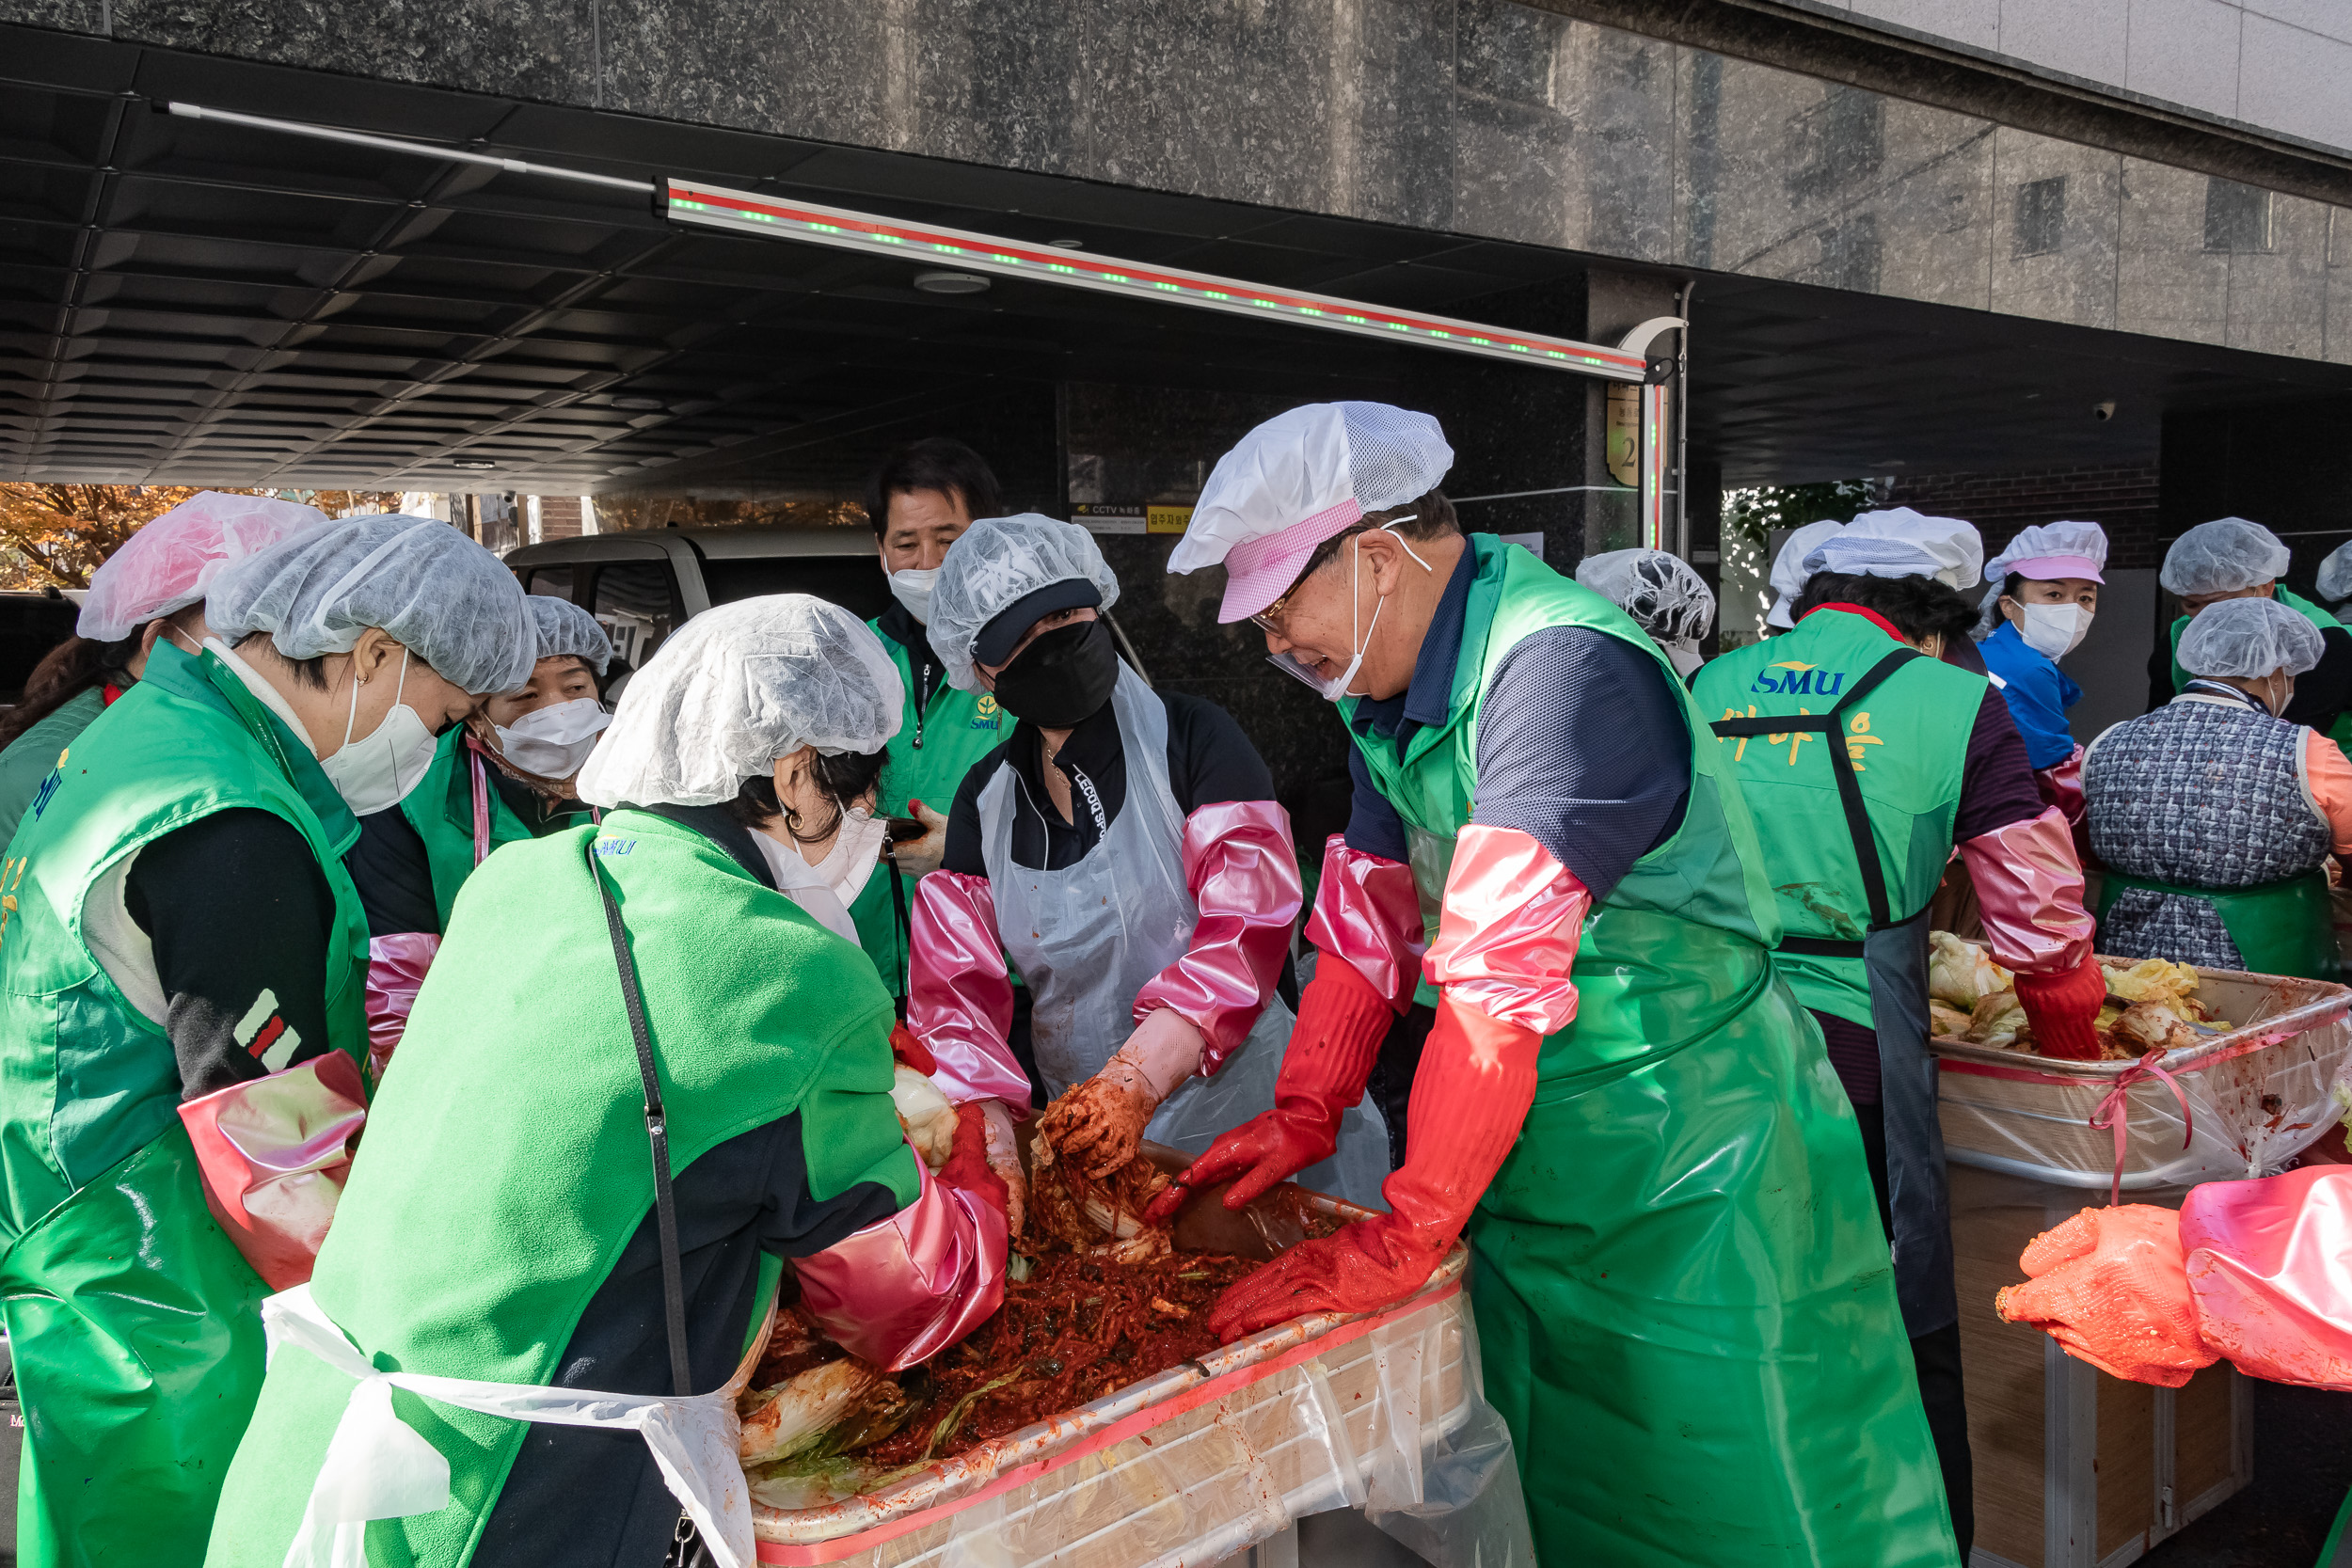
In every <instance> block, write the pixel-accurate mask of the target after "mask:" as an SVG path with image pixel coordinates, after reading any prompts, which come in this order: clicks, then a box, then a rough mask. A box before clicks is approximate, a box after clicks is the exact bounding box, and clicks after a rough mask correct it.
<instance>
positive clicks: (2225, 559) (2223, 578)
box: [2156, 517, 2288, 669]
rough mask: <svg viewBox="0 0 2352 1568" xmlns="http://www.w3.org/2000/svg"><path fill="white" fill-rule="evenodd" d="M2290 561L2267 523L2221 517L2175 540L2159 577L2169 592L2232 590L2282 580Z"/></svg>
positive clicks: (2207, 592)
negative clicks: (2266, 526) (2266, 525)
mask: <svg viewBox="0 0 2352 1568" xmlns="http://www.w3.org/2000/svg"><path fill="white" fill-rule="evenodd" d="M2287 561H2288V555H2287V547H2286V546H2284V545H2281V544H2280V543H2279V536H2278V535H2277V534H2275V533H2273V532H2271V531H2269V530H2268V529H2266V528H2265V527H2263V526H2262V524H2260V523H2249V522H2248V521H2247V520H2246V519H2245V518H2243V517H2221V518H2217V519H2216V520H2215V521H2213V522H2210V523H2199V524H2198V525H2197V526H2196V527H2195V528H2193V529H2190V530H2189V531H2187V532H2186V533H2184V534H2182V535H2181V536H2180V537H2179V538H2178V539H2175V540H2173V541H2172V547H2171V548H2170V549H2169V550H2167V551H2165V552H2164V570H2163V571H2161V572H2159V573H2157V574H2156V580H2157V581H2158V582H2161V583H2163V584H2164V588H2165V592H2166V593H2168V594H2229V593H2233V592H2235V591H2236V590H2238V589H2240V588H2259V587H2261V586H2262V585H2263V584H2264V583H2265V582H2276V581H2277V580H2278V579H2279V578H2282V577H2284V576H2286V571H2287ZM2272 668H2273V669H2276V668H2277V666H2276V665H2273V666H2272Z"/></svg>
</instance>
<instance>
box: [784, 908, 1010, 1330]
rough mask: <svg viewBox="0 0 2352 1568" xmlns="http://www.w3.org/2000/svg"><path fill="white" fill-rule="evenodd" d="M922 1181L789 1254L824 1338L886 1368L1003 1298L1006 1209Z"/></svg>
mask: <svg viewBox="0 0 2352 1568" xmlns="http://www.w3.org/2000/svg"><path fill="white" fill-rule="evenodd" d="M937 875H939V873H937V872H933V873H932V876H937ZM927 880H928V879H927ZM915 1164H916V1165H917V1166H918V1167H919V1166H920V1165H921V1164H922V1162H921V1161H920V1160H918V1161H916V1162H915ZM922 1178H923V1192H922V1196H919V1197H917V1198H916V1199H915V1200H914V1202H913V1203H910V1204H908V1205H907V1206H906V1207H905V1208H903V1209H901V1210H899V1211H898V1212H897V1213H895V1214H893V1215H891V1216H890V1218H888V1219H886V1220H881V1221H878V1222H876V1223H875V1224H873V1225H869V1226H867V1227H866V1228H865V1229H863V1230H861V1231H858V1232H857V1233H856V1234H854V1235H852V1236H849V1237H846V1238H844V1239H843V1240H841V1241H838V1242H835V1243H834V1244H833V1245H831V1246H829V1247H827V1248H826V1249H825V1250H824V1251H822V1252H819V1253H817V1254H815V1255H814V1256H811V1257H808V1258H796V1259H793V1260H792V1270H793V1272H794V1273H795V1274H797V1275H800V1277H801V1304H802V1305H803V1307H807V1308H808V1310H809V1313H810V1315H811V1316H812V1317H814V1318H815V1319H816V1320H817V1323H818V1327H820V1328H822V1329H823V1330H824V1331H825V1334H826V1337H827V1338H831V1339H832V1340H833V1341H834V1343H835V1344H837V1345H839V1346H840V1347H841V1348H842V1349H844V1350H846V1351H848V1352H849V1353H850V1354H852V1355H855V1356H860V1357H863V1358H864V1359H866V1360H867V1361H871V1362H873V1363H874V1364H875V1365H876V1366H878V1367H882V1368H885V1369H887V1370H890V1371H894V1372H895V1371H897V1370H899V1369H900V1368H902V1367H912V1366H914V1364H915V1363H916V1362H918V1361H924V1360H928V1359H930V1357H931V1356H933V1355H936V1354H939V1353H940V1352H941V1351H943V1350H946V1348H947V1347H948V1346H949V1345H952V1344H954V1343H955V1342H956V1341H957V1340H958V1339H961V1338H963V1337H964V1336H965V1335H967V1334H969V1333H971V1332H972V1330H973V1329H975V1328H977V1327H978V1326H979V1324H980V1322H981V1320H983V1319H985V1318H986V1317H987V1316H988V1315H989V1314H990V1313H992V1312H993V1311H995V1310H996V1308H997V1307H999V1306H1001V1305H1003V1303H1004V1299H1005V1248H1006V1244H1007V1243H1006V1235H1005V1216H1004V1215H1003V1214H1001V1213H999V1212H997V1211H996V1210H995V1209H994V1208H993V1207H992V1206H991V1205H990V1204H989V1203H987V1202H986V1201H985V1200H984V1199H981V1198H977V1197H975V1196H972V1195H971V1194H970V1193H966V1192H962V1191H961V1190H959V1189H957V1188H954V1187H950V1186H948V1185H947V1184H946V1183H945V1182H942V1181H934V1180H931V1174H930V1171H928V1170H926V1171H923V1172H922Z"/></svg>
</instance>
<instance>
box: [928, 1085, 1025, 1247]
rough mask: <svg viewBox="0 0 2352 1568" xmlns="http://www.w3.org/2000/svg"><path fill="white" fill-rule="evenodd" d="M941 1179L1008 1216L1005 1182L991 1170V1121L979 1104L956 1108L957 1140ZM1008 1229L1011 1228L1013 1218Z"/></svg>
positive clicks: (974, 1102)
mask: <svg viewBox="0 0 2352 1568" xmlns="http://www.w3.org/2000/svg"><path fill="white" fill-rule="evenodd" d="M939 1180H941V1181H943V1182H945V1183H946V1184H947V1185H948V1186H950V1187H956V1188H960V1189H961V1190H962V1191H964V1192H967V1193H970V1194H971V1195H972V1196H974V1197H977V1198H978V1199H979V1200H980V1201H981V1202H983V1203H985V1204H987V1205H988V1206H989V1207H990V1208H992V1209H993V1210H995V1211H996V1212H997V1213H998V1214H999V1215H1003V1214H1005V1210H1006V1207H1007V1198H1006V1195H1005V1179H1004V1178H1003V1177H1001V1176H999V1175H997V1174H996V1173H995V1172H994V1171H993V1170H991V1169H990V1168H989V1164H988V1119H987V1117H984V1116H983V1115H981V1112H980V1106H979V1102H978V1101H972V1102H970V1103H968V1104H963V1105H959V1106H957V1107H956V1141H955V1142H954V1143H953V1144H952V1145H950V1146H949V1147H948V1149H947V1163H946V1164H944V1165H942V1166H940V1167H939ZM1006 1228H1007V1230H1008V1231H1009V1230H1010V1228H1011V1220H1010V1218H1009V1216H1008V1217H1007V1219H1006Z"/></svg>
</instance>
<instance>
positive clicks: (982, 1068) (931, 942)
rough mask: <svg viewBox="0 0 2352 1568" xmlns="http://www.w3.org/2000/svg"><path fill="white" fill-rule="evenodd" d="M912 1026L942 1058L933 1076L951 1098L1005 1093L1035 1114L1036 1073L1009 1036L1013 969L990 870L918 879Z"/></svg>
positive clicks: (912, 936)
mask: <svg viewBox="0 0 2352 1568" xmlns="http://www.w3.org/2000/svg"><path fill="white" fill-rule="evenodd" d="M907 1027H908V1028H910V1029H912V1030H914V1037H915V1038H916V1039H919V1040H921V1041H922V1042H923V1044H924V1046H925V1047H926V1048H927V1049H928V1050H929V1051H930V1053H931V1058H932V1060H933V1061H935V1062H936V1063H937V1064H938V1070H937V1071H935V1072H933V1073H932V1074H931V1082H932V1083H934V1084H936V1085H939V1092H940V1093H942V1094H944V1095H946V1097H947V1099H948V1101H949V1102H950V1103H952V1104H957V1105H961V1104H963V1103H964V1102H965V1101H973V1100H1001V1101H1004V1102H1005V1103H1006V1104H1007V1105H1008V1106H1009V1107H1010V1108H1011V1110H1012V1113H1013V1115H1014V1116H1016V1117H1025V1116H1027V1115H1028V1114H1029V1075H1028V1074H1027V1073H1025V1072H1024V1071H1022V1070H1021V1064H1020V1063H1019V1062H1018V1061H1016V1060H1015V1059H1014V1058H1013V1054H1012V1049H1011V1047H1009V1046H1008V1045H1007V1044H1006V1043H1005V1040H1006V1037H1007V1035H1008V1034H1009V1032H1010V1030H1011V1028H1012V975H1011V973H1010V972H1009V970H1008V969H1007V968H1006V967H1005V950H1004V949H1003V948H1002V947H1000V946H998V945H997V943H996V895H994V894H993V893H991V892H990V891H989V886H988V879H987V878H985V877H967V876H964V875H962V874H961V873H960V872H954V871H934V872H932V873H931V874H930V876H928V877H925V878H924V879H922V880H920V881H918V882H916V883H915V884H914V908H913V909H911V910H910V911H908V914H907Z"/></svg>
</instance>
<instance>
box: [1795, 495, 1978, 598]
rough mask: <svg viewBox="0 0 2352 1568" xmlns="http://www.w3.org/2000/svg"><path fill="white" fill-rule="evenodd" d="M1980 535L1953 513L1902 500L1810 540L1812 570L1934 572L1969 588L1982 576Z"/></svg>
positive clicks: (1883, 574)
mask: <svg viewBox="0 0 2352 1568" xmlns="http://www.w3.org/2000/svg"><path fill="white" fill-rule="evenodd" d="M1983 567H1984V540H1983V539H1982V538H1980V537H1979V535H1978V533H1977V530H1976V527H1975V525H1974V524H1971V523H1964V522H1962V521H1961V520H1960V519H1959V518H1958V517H1929V516H1925V515H1921V514H1919V513H1917V512H1914V511H1913V510H1912V509H1911V508H1910V507H1907V506H1894V507H1888V508H1886V509H1884V510H1883V511H1879V512H1865V513H1864V514H1862V515H1860V516H1858V517H1856V518H1855V519H1854V520H1853V521H1852V522H1851V523H1848V524H1847V525H1846V526H1845V528H1844V529H1842V530H1841V531H1838V532H1837V533H1836V534H1834V535H1833V536H1831V537H1830V538H1827V539H1824V540H1822V541H1821V542H1820V544H1819V545H1816V546H1813V549H1812V551H1811V553H1809V554H1808V555H1806V556H1805V558H1804V569H1805V573H1806V575H1807V576H1808V577H1810V576H1811V575H1812V574H1814V573H1816V572H1835V573H1837V574H1839V575H1841V576H1849V577H1866V578H1935V580H1936V581H1938V582H1940V583H1942V584H1944V586H1946V587H1947V588H1973V587H1975V586H1976V584H1977V582H1978V580H1979V578H1981V577H1982V576H1983Z"/></svg>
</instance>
